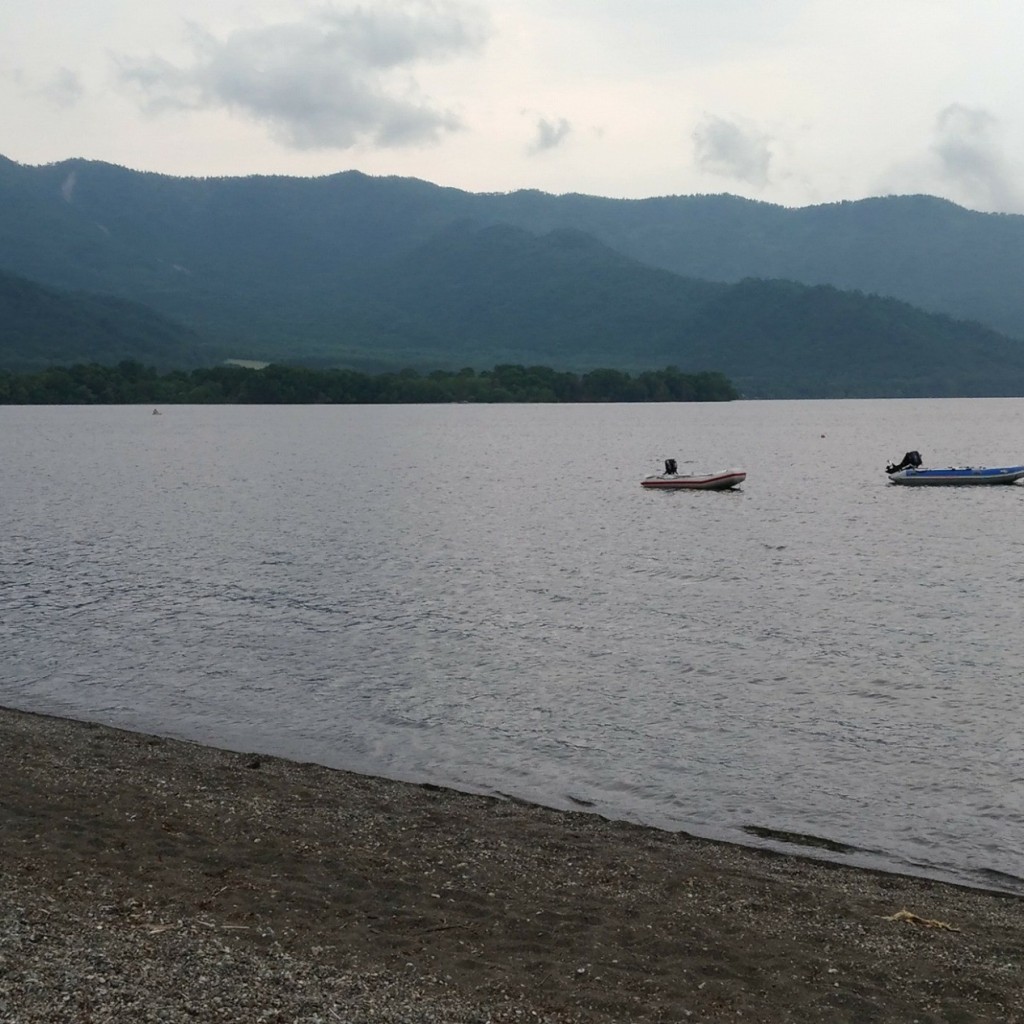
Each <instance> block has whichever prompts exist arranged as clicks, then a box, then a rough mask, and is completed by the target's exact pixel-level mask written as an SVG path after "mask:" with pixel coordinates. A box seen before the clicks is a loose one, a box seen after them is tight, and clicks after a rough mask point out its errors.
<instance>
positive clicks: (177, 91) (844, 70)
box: [0, 0, 1024, 213]
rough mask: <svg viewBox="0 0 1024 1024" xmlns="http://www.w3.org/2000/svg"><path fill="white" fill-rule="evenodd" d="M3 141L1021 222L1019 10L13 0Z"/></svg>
mask: <svg viewBox="0 0 1024 1024" xmlns="http://www.w3.org/2000/svg"><path fill="white" fill-rule="evenodd" d="M0 48H2V49H0V129H2V131H0V153H2V154H3V155H4V156H7V157H9V158H10V159H12V160H16V161H18V162H19V163H25V164H42V163H50V162H54V161H58V160H63V159H67V158H69V157H86V158H89V159H93V160H104V161H107V162H110V163H115V164H121V165H123V166H126V167H131V168H135V169H138V170H146V171H158V172H161V173H165V174H172V175H190V176H191V175H200V176H204V175H217V176H219V175H248V174H286V175H299V176H310V175H321V174H332V173H335V172H337V171H342V170H348V169H353V168H354V169H356V170H361V171H364V172H365V173H367V174H373V175H385V174H397V175H402V176H411V177H418V178H423V179H426V180H428V181H432V182H436V183H437V184H440V185H451V186H455V187H457V188H462V189H467V190H469V191H473V192H499V191H501V192H503V191H512V190H514V189H520V188H537V189H541V190H543V191H546V192H554V193H565V192H582V193H587V194H591V195H602V196H614V197H626V198H643V197H647V196H654V195H689V194H693V193H718V192H730V193H733V194H736V195H742V196H748V197H750V198H753V199H762V200H765V201H767V202H772V203H781V204H784V205H787V206H806V205H810V204H814V203H824V202H834V201H837V200H842V199H860V198H863V197H865V196H873V195H887V194H906V193H928V194H931V195H937V196H943V197H946V198H948V199H951V200H953V201H954V202H957V203H960V204H962V205H964V206H967V207H970V208H972V209H976V210H986V211H1003V212H1013V213H1024V173H1022V172H1024V58H1022V49H1024V2H1021V0H856V2H854V0H364V2H361V3H355V2H350V0H334V2H327V3H320V2H308V3H307V2H305V0H237V2H236V0H3V2H2V3H0Z"/></svg>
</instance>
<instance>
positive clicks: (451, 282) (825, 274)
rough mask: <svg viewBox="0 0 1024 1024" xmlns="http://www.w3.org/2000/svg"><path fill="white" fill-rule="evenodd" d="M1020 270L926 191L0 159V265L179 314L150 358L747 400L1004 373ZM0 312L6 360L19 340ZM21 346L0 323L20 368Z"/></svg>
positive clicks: (993, 390) (977, 220)
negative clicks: (845, 191) (525, 187)
mask: <svg viewBox="0 0 1024 1024" xmlns="http://www.w3.org/2000/svg"><path fill="white" fill-rule="evenodd" d="M1021 266H1024V218H1022V217H1016V216H1010V215H991V214H977V213H972V212H970V211H967V210H963V209H961V208H959V207H956V206H954V205H953V204H951V203H947V202H945V201H943V200H938V199H933V198H930V197H924V196H913V197H900V198H887V199H877V200H864V201H862V202H858V203H839V204H831V205H828V206H821V207H808V208H804V209H798V210H789V209H785V208H782V207H777V206H771V205H769V204H765V203H757V202H753V201H750V200H743V199H738V198H736V197H732V196H689V197H665V198H658V199H649V200H612V199H602V198H598V197H590V196H581V195H566V196H551V195H546V194H544V193H540V192H533V191H525V192H513V193H508V194H474V193H467V192H462V191H460V190H458V189H451V188H443V187H441V186H437V185H432V184H429V183H427V182H423V181H419V180H416V179H406V178H371V177H368V176H366V175H363V174H361V173H359V172H355V171H348V172H343V173H340V174H337V175H331V176H327V177H322V178H309V179H302V178H286V177H250V178H205V179H200V178H188V179H186V178H173V177H168V176H164V175H158V174H151V173H142V172H135V171H129V170H126V169H124V168H120V167H114V166H112V165H109V164H103V163H96V162H90V161H84V160H68V161H64V162H61V163H59V164H53V165H47V166H44V167H27V166H24V165H20V164H16V163H14V162H12V161H10V160H6V159H4V158H0V268H4V269H6V270H7V271H8V272H10V273H13V274H16V275H20V276H21V277H23V278H28V279H31V280H32V281H35V282H37V283H39V284H41V285H44V286H46V287H49V288H51V289H52V288H57V289H64V290H68V291H74V292H82V291H88V292H96V293H105V294H108V295H111V296H116V297H118V298H120V299H123V300H127V301H131V302H134V303H140V304H143V305H145V306H147V307H150V308H151V309H152V310H154V311H156V312H157V313H158V314H159V315H160V316H161V317H163V318H165V319H166V320H171V321H177V322H178V327H180V329H181V330H182V331H185V332H193V335H194V338H195V340H196V341H195V345H186V346H185V348H184V349H182V350H180V351H179V353H178V355H177V356H175V355H174V348H175V346H174V345H172V346H170V348H169V350H168V356H169V357H170V358H171V359H172V360H173V359H175V358H178V359H184V358H186V355H187V357H188V358H190V359H191V358H192V357H193V356H195V357H196V358H198V359H200V360H202V359H203V358H204V357H205V358H207V361H212V360H213V359H214V358H218V359H219V358H223V356H224V355H225V354H228V355H233V356H236V357H240V358H257V359H268V360H273V361H291V362H306V363H309V364H312V365H348V366H353V367H356V368H368V369H377V368H389V367H394V366H398V365H402V364H405V365H415V366H419V367H421V368H428V367H431V366H437V367H442V368H451V367H458V366H460V365H472V366H475V367H477V368H483V367H486V366H491V365H494V364H495V363H498V362H516V363H519V362H523V363H536V364H543V365H551V366H553V367H555V368H560V369H571V370H586V369H591V368H594V367H597V366H608V367H616V368H620V369H625V370H638V369H649V368H653V367H659V366H665V365H679V366H680V368H681V369H683V370H684V371H685V372H695V371H701V370H718V371H721V372H723V373H725V374H727V375H728V376H729V377H730V378H732V379H733V380H734V381H736V382H737V384H738V385H739V386H740V387H741V389H742V390H744V391H745V393H748V394H750V395H752V396H764V397H775V396H785V395H807V396H826V395H847V394H848V395H884V394H895V395H902V394H907V395H910V394H961V393H962V394H1019V393H1024V342H1021V341H1019V340H1013V339H1024V294H1021V291H1020V289H1019V288H1018V286H1017V283H1016V275H1017V272H1018V271H1019V268H1020V267H1021ZM906 303H911V304H912V305H913V306H916V307H919V308H913V309H912V308H910V306H908V305H906ZM954 318H956V319H954ZM964 318H969V319H970V320H973V321H976V322H973V323H972V322H962V321H963V319H964ZM0 329H4V330H6V332H7V337H8V340H9V341H10V344H0V359H4V360H7V359H8V358H9V357H8V355H6V354H5V353H7V352H9V350H10V349H11V344H13V345H14V346H15V348H17V347H18V345H19V344H22V343H20V342H18V341H17V339H16V338H15V337H14V336H13V334H12V333H11V331H10V330H9V329H8V328H6V327H5V325H4V324H3V323H0ZM1000 332H1002V333H1000ZM1004 335H1010V337H1006V336H1004ZM3 341H4V338H3V336H0V342H3ZM86 354H87V353H86ZM37 355H38V352H36V351H33V350H31V348H30V347H29V348H28V349H26V347H25V344H22V350H21V353H20V358H21V360H22V363H26V362H27V363H31V362H32V361H33V359H35V358H36V356H37ZM142 358H145V357H144V356H143V357H142ZM161 364H162V365H167V363H166V362H163V361H161ZM5 365H9V363H5ZM189 365H196V364H195V363H189Z"/></svg>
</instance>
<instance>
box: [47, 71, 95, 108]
mask: <svg viewBox="0 0 1024 1024" xmlns="http://www.w3.org/2000/svg"><path fill="white" fill-rule="evenodd" d="M84 92H85V90H84V89H83V88H82V83H81V81H80V80H79V77H78V75H76V74H75V72H74V71H69V70H68V69H67V68H61V69H60V70H59V71H57V72H56V73H55V74H54V75H53V76H52V77H51V78H50V80H49V81H48V82H45V83H43V85H42V87H41V88H40V89H39V93H40V95H42V96H44V97H46V99H48V100H49V101H50V102H51V103H53V104H54V105H56V106H58V107H73V106H74V105H75V104H76V103H77V102H78V101H79V100H80V99H81V98H82V95H83V93H84Z"/></svg>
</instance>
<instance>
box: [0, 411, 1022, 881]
mask: <svg viewBox="0 0 1024 1024" xmlns="http://www.w3.org/2000/svg"><path fill="white" fill-rule="evenodd" d="M161 412H162V415H160V416H154V415H152V409H151V408H150V407H146V408H142V407H137V406H130V407H0V450H2V453H3V467H4V482H3V488H2V494H0V511H2V516H3V527H4V529H3V539H2V542H0V703H2V704H5V705H7V706H10V707H14V708H19V709H22V710H30V711H39V712H44V713H51V714H57V715H63V716H67V717H71V718H78V719H84V720H90V721H98V722H103V723H105V724H108V725H114V726H120V727H125V728H129V729H136V730H141V731H145V732H153V733H159V734H162V735H167V736H174V737H180V738H186V739H193V740H197V741H200V742H203V743H209V744H213V745H217V746H222V747H228V748H232V749H237V750H252V751H259V752H263V753H268V754H277V755H282V756H285V757H290V758H294V759H298V760H304V761H315V762H319V763H322V764H325V765H330V766H333V767H338V768H344V769H350V770H354V771H358V772H364V773H369V774H375V775H383V776H388V777H392V778H398V779H405V780H410V781H415V782H424V781H427V782H432V783H436V784H439V785H444V786H451V787H454V788H458V789H464V790H468V791H472V792H479V793H491V794H503V795H506V796H509V797H514V798H520V799H524V800H528V801H531V802H536V803H541V804H546V805H549V806H553V807H559V808H566V809H576V810H585V811H592V812H595V813H599V814H602V815H605V816H608V817H612V818H622V819H627V820H631V821H636V822H641V823H645V824H650V825H654V826H658V827H661V828H667V829H673V830H683V831H687V832H691V833H693V834H696V835H702V836H707V837H711V838H717V839H726V840H730V841H735V842H742V843H746V844H748V845H756V846H768V847H770V848H773V849H779V850H784V851H788V852H796V853H807V854H812V855H814V856H820V857H825V858H828V859H834V860H839V861H842V862H845V863H851V864H859V865H864V866H870V867H880V868H884V869H886V870H894V871H903V872H909V873H914V874H920V875H926V876H931V877H936V878H941V879H947V880H953V881H957V882H961V883H965V884H970V885H978V886H984V887H988V888H996V889H1005V890H1009V891H1014V892H1024V740H1022V736H1021V714H1020V704H1021V692H1022V683H1021V680H1022V673H1021V666H1020V656H1019V653H1018V648H1017V641H1018V638H1019V636H1020V633H1021V625H1022V600H1021V598H1022V593H1021V591H1022V586H1021V584H1022V582H1024V486H1021V485H1019V484H1018V485H1013V486H1009V487H997V488H991V489H989V488H977V489H975V488H967V489H954V488H938V489H932V488H903V487H895V486H892V485H891V484H889V483H888V480H887V478H886V476H885V474H884V466H885V463H886V462H887V461H888V460H890V459H898V458H899V457H901V456H902V454H903V452H904V451H905V450H907V449H911V448H916V449H917V450H919V451H920V452H921V453H922V455H923V456H924V459H925V464H926V465H929V464H930V465H970V464H975V465H1000V464H1011V463H1020V462H1024V399H970V400H906V401H896V400H885V401H882V400H879V401H808V402H732V403H725V404H709V405H676V404H665V405H653V404H652V405H580V406H573V405H532V406H525V405H515V406H476V405H443V406H367V407H357V406H303V407H295V406H285V407H280V406H240V407H236V406H230V407H225V406H168V407H164V408H162V410H161ZM667 457H674V458H676V459H677V460H678V462H679V466H680V470H681V471H682V472H688V471H693V472H697V471H704V470H717V469H723V468H728V467H732V466H738V467H741V468H744V469H745V470H746V471H747V473H748V476H747V480H746V482H745V483H744V484H743V485H742V487H741V488H740V489H738V490H736V491H729V492H673V493H658V492H655V493H650V492H647V491H644V490H642V489H641V488H640V486H639V482H640V479H641V478H642V477H643V476H645V475H647V474H650V473H654V472H658V471H659V470H660V468H661V464H662V462H663V460H664V459H665V458H667Z"/></svg>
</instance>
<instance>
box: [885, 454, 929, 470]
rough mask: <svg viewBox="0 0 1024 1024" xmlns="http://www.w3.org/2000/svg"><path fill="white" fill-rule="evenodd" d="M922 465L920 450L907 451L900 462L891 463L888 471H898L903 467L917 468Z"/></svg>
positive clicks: (887, 467) (887, 468)
mask: <svg viewBox="0 0 1024 1024" xmlns="http://www.w3.org/2000/svg"><path fill="white" fill-rule="evenodd" d="M920 465H921V453H920V452H907V453H906V454H905V455H904V456H903V459H902V460H901V461H900V462H899V463H889V465H888V466H886V467H885V471H886V473H898V472H899V471H900V470H901V469H917V468H918V466H920Z"/></svg>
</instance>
